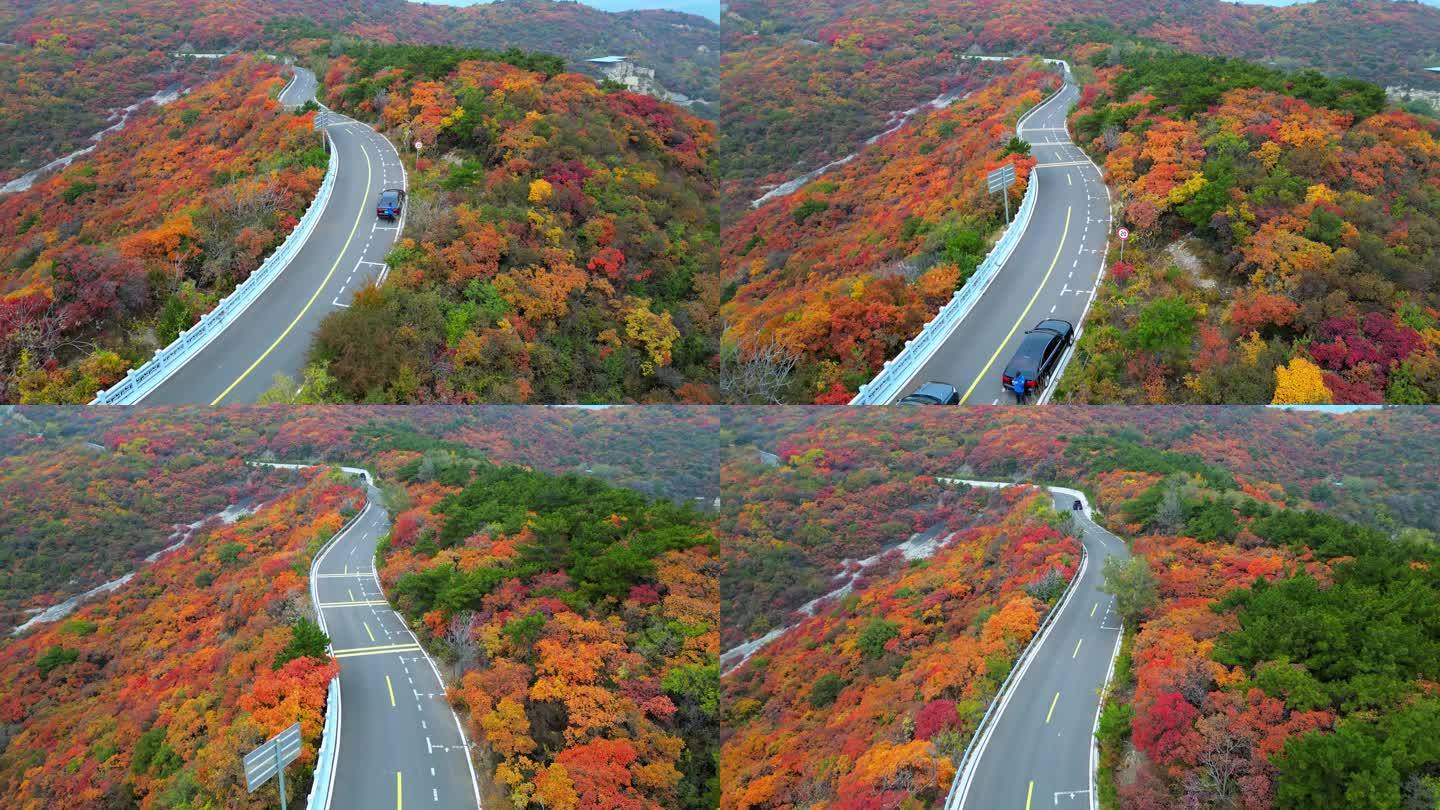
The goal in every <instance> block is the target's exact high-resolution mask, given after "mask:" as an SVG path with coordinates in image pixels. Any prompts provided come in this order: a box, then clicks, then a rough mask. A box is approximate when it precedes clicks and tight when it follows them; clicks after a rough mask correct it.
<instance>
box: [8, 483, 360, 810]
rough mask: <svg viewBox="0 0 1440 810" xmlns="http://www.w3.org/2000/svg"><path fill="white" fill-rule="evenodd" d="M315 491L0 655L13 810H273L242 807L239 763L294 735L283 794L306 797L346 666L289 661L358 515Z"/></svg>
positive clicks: (307, 489) (328, 487) (161, 565)
mask: <svg viewBox="0 0 1440 810" xmlns="http://www.w3.org/2000/svg"><path fill="white" fill-rule="evenodd" d="M310 477H311V478H312V480H311V481H309V482H308V483H306V484H304V485H302V486H299V487H296V488H294V489H292V490H290V491H289V492H287V493H285V494H283V495H282V496H281V497H280V498H278V499H277V500H275V501H273V502H271V503H269V504H267V505H266V506H265V507H264V508H262V509H261V510H260V511H259V513H257V514H256V515H254V516H252V517H250V518H247V519H245V520H242V521H241V522H239V523H237V524H235V525H233V526H227V527H223V528H217V529H215V530H213V531H209V532H204V533H202V534H200V535H199V536H197V537H195V538H194V539H193V540H192V541H191V542H190V543H189V544H187V545H186V546H185V547H184V548H182V549H180V550H178V551H175V552H172V553H170V554H168V555H166V556H165V557H163V558H162V559H161V560H159V561H158V562H156V563H155V564H153V565H150V566H147V567H146V568H144V569H143V570H142V571H141V572H140V573H139V574H138V575H137V577H136V579H135V580H133V581H132V582H131V583H130V584H129V585H128V586H127V587H125V588H123V589H121V590H120V591H118V592H116V593H115V594H112V595H108V596H106V597H103V598H101V599H99V600H96V601H94V602H92V603H90V604H88V605H86V606H84V607H82V608H80V610H79V611H77V612H76V614H75V615H74V617H73V618H71V619H70V620H68V621H65V622H62V623H60V624H52V625H47V626H44V627H42V628H41V629H40V630H38V631H35V632H31V633H29V634H27V635H26V636H25V637H24V638H22V639H19V640H8V639H7V640H6V641H5V642H3V643H0V673H3V676H4V678H5V683H6V691H5V696H4V697H3V698H0V720H3V721H4V723H5V724H6V737H7V743H8V744H7V745H6V747H5V750H4V753H0V792H3V793H4V794H5V796H6V797H8V801H9V802H10V805H11V806H12V807H19V808H27V809H28V808H36V809H37V810H38V808H42V807H44V808H96V807H117V806H118V807H136V806H144V807H174V806H202V807H203V806H207V805H208V806H223V807H244V808H261V807H273V806H275V805H276V804H277V803H278V797H277V796H276V789H275V788H274V787H267V788H265V789H262V790H261V791H260V792H258V793H255V794H249V793H247V791H246V789H245V782H244V778H243V774H242V772H241V770H240V768H239V766H238V762H239V760H240V758H241V757H242V756H243V755H244V754H245V752H247V751H249V750H250V749H251V748H253V747H254V746H256V745H258V744H259V743H261V742H263V741H264V740H265V739H266V738H267V737H269V736H272V735H274V734H277V733H279V732H280V731H281V730H283V729H284V728H286V727H287V726H289V725H290V724H291V723H294V722H297V721H298V722H300V724H301V732H302V734H303V736H304V739H305V748H304V751H303V752H302V755H301V758H300V763H299V765H297V766H292V771H291V774H290V776H291V778H290V780H288V781H287V786H288V787H289V789H290V792H291V801H295V800H296V797H299V796H302V795H304V793H305V792H306V791H307V790H308V788H309V779H310V776H309V773H308V771H309V770H310V769H311V768H313V766H314V757H315V753H314V752H315V747H316V745H317V743H318V738H319V735H320V731H321V725H322V712H323V709H324V706H325V689H326V684H327V682H328V681H329V680H330V678H331V677H332V676H333V675H334V674H335V672H336V671H337V669H338V665H337V664H336V663H335V662H334V661H333V660H331V659H329V657H328V656H325V655H324V647H323V644H322V646H321V647H320V648H319V649H318V650H313V649H311V650H310V651H309V654H306V655H300V656H298V657H296V656H294V655H290V654H288V653H285V652H284V651H285V650H286V648H287V647H288V646H289V645H290V644H291V640H292V635H293V634H294V633H295V631H294V630H292V629H291V628H292V626H294V625H295V624H297V623H298V622H299V621H300V619H301V618H302V617H304V616H306V615H308V614H309V612H310V597H309V594H308V590H307V580H306V576H305V574H306V570H307V568H308V565H309V561H310V558H311V557H312V556H313V555H314V553H315V552H316V551H317V550H318V549H319V547H320V545H321V544H322V543H323V542H324V541H325V540H326V539H328V538H329V537H330V536H331V535H333V534H334V533H335V531H336V530H337V529H339V528H340V526H341V524H342V523H343V521H344V519H345V517H346V516H347V515H349V514H351V513H352V512H353V511H354V510H355V509H356V507H357V506H358V505H359V503H360V502H361V500H362V495H361V492H360V491H359V490H358V489H356V488H355V487H351V486H348V485H345V484H341V483H337V482H336V481H334V480H331V479H330V478H329V477H328V476H327V475H326V474H323V473H322V474H319V475H312V476H310ZM196 517H201V516H199V515H197V516H196ZM317 653H318V657H312V656H315V654H317ZM307 766H309V767H307ZM273 784H274V783H273V782H272V785H273Z"/></svg>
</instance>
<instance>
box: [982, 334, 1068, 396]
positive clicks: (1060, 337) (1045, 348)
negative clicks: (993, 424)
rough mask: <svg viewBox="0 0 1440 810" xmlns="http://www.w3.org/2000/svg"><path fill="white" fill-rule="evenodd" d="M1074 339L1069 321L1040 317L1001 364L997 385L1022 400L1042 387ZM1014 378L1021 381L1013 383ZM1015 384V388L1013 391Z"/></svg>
mask: <svg viewBox="0 0 1440 810" xmlns="http://www.w3.org/2000/svg"><path fill="white" fill-rule="evenodd" d="M1074 340H1075V327H1074V326H1072V325H1071V324H1070V322H1069V321H1061V320H1056V319H1050V320H1044V321H1041V322H1040V323H1037V324H1035V328H1034V329H1031V330H1030V331H1028V332H1026V333H1025V336H1024V337H1023V338H1021V340H1020V348H1018V349H1016V350H1015V356H1014V357H1011V358H1010V362H1009V363H1007V364H1005V371H1004V372H1003V373H1001V375H1000V385H1001V386H1003V387H1004V388H1005V390H1006V391H1009V392H1010V393H1013V394H1014V395H1015V398H1016V400H1018V401H1020V402H1024V401H1025V398H1026V397H1027V396H1029V395H1030V394H1031V393H1034V392H1036V391H1039V390H1043V389H1044V387H1045V383H1046V382H1047V381H1048V380H1049V379H1050V375H1051V373H1053V372H1054V371H1055V366H1056V365H1057V364H1058V363H1059V362H1060V357H1061V356H1062V355H1064V354H1065V350H1066V349H1068V348H1070V344H1071V343H1072V342H1074ZM1016 378H1019V379H1020V380H1021V383H1020V384H1019V385H1018V386H1017V383H1016ZM1017 387H1018V388H1019V390H1016V389H1017Z"/></svg>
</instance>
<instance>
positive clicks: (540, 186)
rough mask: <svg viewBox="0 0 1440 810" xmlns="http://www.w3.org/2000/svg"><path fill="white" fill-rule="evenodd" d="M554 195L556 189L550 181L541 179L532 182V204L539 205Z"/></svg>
mask: <svg viewBox="0 0 1440 810" xmlns="http://www.w3.org/2000/svg"><path fill="white" fill-rule="evenodd" d="M554 193H555V189H554V187H552V186H551V185H550V181H549V180H546V179H545V178H543V177H540V178H537V179H535V180H531V181H530V202H532V203H534V204H536V205H539V204H540V203H543V202H545V201H546V200H548V199H550V195H551V194H554Z"/></svg>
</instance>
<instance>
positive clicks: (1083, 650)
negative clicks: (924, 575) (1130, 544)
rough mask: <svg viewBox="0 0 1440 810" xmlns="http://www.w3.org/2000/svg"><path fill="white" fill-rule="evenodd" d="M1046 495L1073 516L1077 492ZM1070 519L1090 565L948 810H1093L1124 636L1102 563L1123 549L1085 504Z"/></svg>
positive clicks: (1028, 660) (1003, 702)
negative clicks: (1109, 685) (1106, 696)
mask: <svg viewBox="0 0 1440 810" xmlns="http://www.w3.org/2000/svg"><path fill="white" fill-rule="evenodd" d="M970 483H979V482H970ZM1051 494H1052V496H1053V497H1054V499H1055V507H1056V508H1057V509H1061V510H1064V511H1071V509H1070V507H1071V505H1072V503H1073V502H1074V499H1075V495H1074V494H1072V493H1070V492H1068V491H1064V490H1059V489H1054V488H1052V489H1051ZM1075 514H1077V519H1078V520H1079V526H1080V528H1081V531H1082V537H1081V542H1082V543H1084V544H1085V549H1086V552H1087V553H1088V559H1087V560H1086V561H1085V564H1084V565H1083V566H1082V567H1081V570H1080V571H1079V572H1078V573H1077V574H1076V577H1077V578H1076V580H1075V583H1074V585H1073V586H1072V590H1071V592H1070V594H1069V596H1068V597H1066V599H1065V601H1064V602H1063V603H1062V604H1061V606H1060V607H1059V608H1058V612H1057V613H1056V615H1055V618H1054V619H1053V620H1052V621H1051V623H1050V625H1049V626H1048V627H1047V628H1046V629H1045V630H1044V631H1042V634H1041V636H1040V637H1038V638H1037V639H1036V640H1035V642H1034V644H1033V646H1031V647H1030V649H1029V650H1028V651H1027V653H1026V654H1025V655H1024V656H1023V657H1022V659H1021V660H1020V661H1019V662H1017V666H1018V667H1019V669H1018V670H1017V671H1016V673H1015V681H1014V682H1013V683H1012V685H1011V687H1010V689H1009V690H1008V691H1007V692H1006V693H1005V695H1004V696H1003V697H1001V698H1000V703H999V704H998V705H997V706H996V707H995V711H996V715H995V717H994V719H993V721H992V722H990V723H989V724H988V725H987V726H986V727H985V729H984V730H983V731H982V732H981V736H980V738H979V739H977V740H976V741H975V745H976V749H975V752H974V755H973V756H972V757H971V759H970V761H969V762H968V763H967V766H966V768H965V769H964V770H962V771H961V773H960V775H959V777H958V778H957V779H956V782H955V786H954V789H953V790H952V792H951V795H950V796H949V798H948V800H947V801H946V803H945V808H946V810H962V809H968V810H994V809H995V808H1014V810H1020V809H1021V808H1024V810H1040V808H1057V807H1058V808H1061V809H1062V810H1089V808H1093V807H1098V806H1099V805H1098V803H1097V801H1096V797H1095V792H1094V788H1095V785H1094V781H1093V778H1094V773H1095V767H1096V764H1097V762H1096V757H1097V753H1096V750H1095V736H1094V734H1095V728H1096V726H1097V724H1098V722H1099V716H1100V694H1101V690H1102V688H1103V687H1104V685H1105V684H1106V682H1107V681H1108V680H1109V676H1110V672H1111V669H1110V668H1111V666H1112V662H1113V661H1114V659H1115V655H1116V653H1118V652H1119V650H1120V635H1121V633H1120V630H1121V627H1120V618H1119V616H1118V615H1117V614H1116V613H1115V612H1114V597H1112V596H1110V595H1109V594H1106V593H1102V592H1101V591H1100V585H1101V583H1102V582H1103V581H1104V579H1103V577H1102V575H1101V565H1102V563H1103V561H1104V560H1105V558H1106V557H1111V556H1115V557H1120V558H1122V559H1124V558H1126V557H1128V556H1129V551H1128V549H1127V547H1126V545H1125V543H1124V541H1122V540H1121V539H1120V538H1118V537H1116V536H1115V535H1113V534H1111V533H1110V532H1108V531H1106V530H1105V529H1104V528H1103V527H1101V526H1100V525H1099V524H1098V523H1096V522H1095V521H1094V519H1093V518H1092V516H1091V515H1090V514H1089V506H1088V504H1087V505H1086V508H1085V509H1084V510H1083V511H1080V512H1077V513H1075Z"/></svg>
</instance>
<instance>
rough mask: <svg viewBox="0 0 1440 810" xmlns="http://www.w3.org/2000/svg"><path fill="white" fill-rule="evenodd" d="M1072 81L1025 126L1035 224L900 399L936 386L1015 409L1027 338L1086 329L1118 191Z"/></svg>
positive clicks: (969, 400)
mask: <svg viewBox="0 0 1440 810" xmlns="http://www.w3.org/2000/svg"><path fill="white" fill-rule="evenodd" d="M1063 76H1064V85H1063V87H1062V88H1061V89H1060V91H1059V92H1057V93H1055V94H1054V95H1052V96H1051V97H1050V98H1048V99H1046V100H1045V101H1044V102H1043V103H1041V104H1040V105H1039V106H1037V107H1035V108H1034V109H1032V110H1031V111H1030V112H1029V113H1027V114H1026V115H1025V116H1023V117H1022V118H1021V119H1020V123H1019V125H1018V126H1017V127H1016V129H1017V130H1018V131H1019V135H1020V137H1021V138H1023V139H1024V140H1026V141H1028V142H1029V144H1030V149H1031V154H1032V155H1034V156H1035V158H1036V159H1037V160H1038V163H1037V164H1036V166H1035V168H1034V170H1033V171H1032V172H1031V174H1030V182H1031V183H1035V184H1037V187H1036V193H1037V194H1038V196H1037V197H1036V200H1035V211H1034V213H1033V214H1032V216H1031V220H1030V224H1029V226H1028V227H1027V228H1026V229H1025V232H1024V234H1023V235H1022V236H1021V237H1020V241H1019V243H1018V244H1016V246H1015V250H1014V252H1013V253H1011V254H1010V258H1009V259H1008V260H1006V262H1005V264H1004V265H1003V266H1002V267H1001V268H1000V271H999V273H998V274H997V276H996V278H995V280H994V281H993V282H991V284H990V287H989V288H988V289H986V290H985V294H984V295H982V296H981V297H980V300H979V301H978V302H976V304H975V307H974V309H972V310H971V311H970V313H969V314H968V315H967V316H966V317H965V319H964V320H963V321H961V322H960V324H959V325H958V326H957V327H956V328H955V331H954V332H952V333H951V334H950V336H949V338H948V339H946V341H945V343H944V344H943V345H941V346H940V347H939V348H938V349H936V350H935V353H934V355H932V356H931V358H930V359H929V360H928V361H927V362H926V363H925V365H923V366H921V367H920V368H918V369H917V370H916V371H915V373H914V374H913V375H912V376H911V377H910V378H909V379H908V380H906V381H905V383H904V384H903V385H902V386H900V388H899V393H898V394H896V397H895V398H896V399H898V398H900V397H903V396H905V395H906V394H909V393H912V392H913V391H914V390H915V389H916V388H917V387H919V386H920V385H921V384H923V383H925V382H928V381H932V380H934V381H939V382H947V383H950V384H951V385H953V386H955V387H956V388H957V389H959V391H960V395H961V400H960V402H961V404H962V405H963V404H971V405H976V404H979V405H992V404H1001V403H1005V402H1013V401H1014V399H1013V396H1010V395H1008V394H1006V393H1005V392H1004V391H1003V389H1002V386H1001V384H1000V372H1001V371H1002V370H1003V369H1004V367H1005V363H1006V362H1007V361H1009V359H1010V357H1011V355H1013V354H1014V352H1015V349H1016V347H1017V346H1019V344H1020V339H1021V337H1022V336H1023V335H1024V334H1025V331H1026V330H1027V329H1030V328H1031V327H1033V326H1034V325H1035V324H1037V323H1039V322H1040V321H1042V320H1045V319H1046V318H1060V319H1062V320H1066V321H1069V322H1071V323H1072V324H1074V325H1075V328H1076V330H1077V332H1078V331H1079V329H1080V328H1081V323H1082V321H1083V320H1084V316H1085V314H1086V313H1087V312H1088V311H1089V309H1090V303H1091V301H1093V300H1094V298H1095V292H1096V288H1097V287H1098V286H1099V284H1100V279H1101V277H1102V276H1103V273H1104V266H1105V251H1106V248H1107V246H1108V244H1109V242H1108V240H1109V233H1110V190H1109V189H1108V188H1107V187H1106V186H1105V178H1104V176H1103V175H1102V174H1101V172H1100V169H1099V167H1097V166H1096V165H1095V164H1094V163H1093V162H1091V160H1090V158H1089V157H1088V156H1087V155H1086V154H1085V153H1084V152H1083V151H1081V150H1080V148H1079V147H1078V146H1076V145H1075V144H1074V143H1073V142H1071V140H1070V136H1069V134H1068V131H1067V129H1066V125H1065V117H1066V114H1067V112H1068V111H1069V109H1070V106H1071V105H1072V104H1073V103H1075V102H1076V101H1077V100H1078V99H1079V97H1080V89H1079V87H1078V86H1077V85H1076V84H1075V81H1074V77H1073V76H1072V75H1071V74H1070V72H1069V70H1068V69H1066V70H1065V71H1064V73H1063ZM1072 352H1073V349H1072ZM1068 360H1069V353H1067V355H1066V356H1065V357H1064V358H1062V360H1061V363H1060V365H1059V366H1057V368H1056V369H1055V371H1054V372H1053V373H1052V374H1051V376H1050V381H1049V385H1048V386H1047V389H1046V391H1044V392H1043V393H1042V395H1041V397H1039V398H1038V401H1044V400H1046V399H1048V398H1049V395H1050V394H1051V392H1052V391H1053V389H1054V385H1055V382H1056V381H1057V380H1059V378H1060V376H1061V373H1062V372H1063V371H1064V366H1065V363H1067V362H1068Z"/></svg>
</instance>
